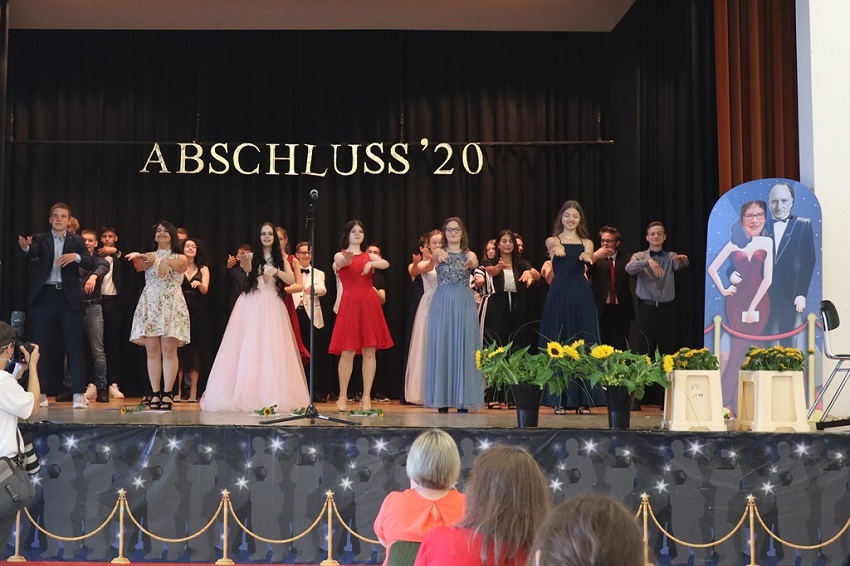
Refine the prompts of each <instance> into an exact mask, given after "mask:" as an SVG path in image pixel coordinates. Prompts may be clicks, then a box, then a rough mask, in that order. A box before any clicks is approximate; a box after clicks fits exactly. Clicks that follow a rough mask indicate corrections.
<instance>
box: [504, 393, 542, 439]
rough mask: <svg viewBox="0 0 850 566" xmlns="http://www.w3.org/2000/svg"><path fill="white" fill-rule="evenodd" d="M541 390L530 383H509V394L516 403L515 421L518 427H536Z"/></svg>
mask: <svg viewBox="0 0 850 566" xmlns="http://www.w3.org/2000/svg"><path fill="white" fill-rule="evenodd" d="M542 394H543V390H542V389H541V388H540V387H538V386H537V385H534V384H532V383H517V384H512V385H511V395H513V397H514V402H515V403H516V422H517V426H518V427H519V428H536V427H537V418H538V416H539V415H540V396H541V395H542Z"/></svg>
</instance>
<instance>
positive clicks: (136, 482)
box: [133, 476, 145, 489]
mask: <svg viewBox="0 0 850 566" xmlns="http://www.w3.org/2000/svg"><path fill="white" fill-rule="evenodd" d="M133 486H134V487H135V488H136V489H141V488H143V487H145V480H143V479H142V476H136V477H135V478H134V479H133Z"/></svg>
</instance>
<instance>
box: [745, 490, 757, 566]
mask: <svg viewBox="0 0 850 566" xmlns="http://www.w3.org/2000/svg"><path fill="white" fill-rule="evenodd" d="M755 506H756V498H755V496H753V495H748V496H747V512H748V513H749V515H750V563H749V564H748V565H747V566H758V564H757V563H756V532H755V526H756V518H755V515H756V514H755Z"/></svg>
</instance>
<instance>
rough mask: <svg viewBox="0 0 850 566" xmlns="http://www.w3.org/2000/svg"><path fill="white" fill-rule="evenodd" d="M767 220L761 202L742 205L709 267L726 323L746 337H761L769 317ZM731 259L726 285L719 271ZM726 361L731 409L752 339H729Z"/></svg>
mask: <svg viewBox="0 0 850 566" xmlns="http://www.w3.org/2000/svg"><path fill="white" fill-rule="evenodd" d="M766 217H767V204H766V203H765V202H764V201H762V200H754V201H750V202H746V203H744V205H743V206H742V207H741V211H740V214H739V218H738V222H736V223H735V224H733V225H732V229H731V237H730V238H729V243H727V244H726V245H725V246H724V247H723V249H722V250H720V253H718V254H717V257H716V258H714V261H713V262H711V265H709V266H708V269H707V271H708V274H709V276H710V277H711V279H712V281H714V284H715V285H717V288H718V290H720V294H721V295H723V296H724V297H726V324H727V325H728V326H729V328H731V329H732V330H734V331H736V332H740V333H742V334H746V335H748V336H761V335H763V333H764V329H765V325H766V324H767V320H768V318H769V316H770V299H769V297H768V294H767V290H768V288H769V287H770V284H771V283H772V282H773V240H771V239H770V238H769V237H767V236H762V235H761V234H762V231H763V230H764V223H765V219H766ZM727 259H730V261H731V263H732V269H733V270H734V271H733V273H732V274H731V276H730V278H729V279H730V282H729V283H730V284H729V286H728V287H727V286H725V285H723V282H722V281H721V279H720V275H719V273H718V271H719V270H720V267H721V266H723V264H724V263H725V262H726V260H727ZM731 341H732V347H731V350H730V352H729V359H728V360H727V361H726V364H725V365H724V366H723V367H722V368H721V371H722V373H721V375H722V377H721V381H722V384H723V386H722V389H723V404H724V405H725V406H727V407H734V406H735V405H736V403H735V396H736V395H737V391H738V369H739V368H740V367H741V364H742V363H743V362H744V358H745V357H746V353H747V350H748V349H749V347H750V345H753V344H756V343H757V341H756V340H754V339H746V338H739V337H736V336H732V337H731Z"/></svg>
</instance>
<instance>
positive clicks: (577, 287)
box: [539, 242, 605, 408]
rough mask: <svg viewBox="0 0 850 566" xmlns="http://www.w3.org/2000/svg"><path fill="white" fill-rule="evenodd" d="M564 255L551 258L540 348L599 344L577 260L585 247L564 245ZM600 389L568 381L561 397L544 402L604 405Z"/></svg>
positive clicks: (590, 296) (586, 285) (580, 263)
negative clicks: (549, 344)
mask: <svg viewBox="0 0 850 566" xmlns="http://www.w3.org/2000/svg"><path fill="white" fill-rule="evenodd" d="M561 244H562V245H563V246H564V251H565V252H566V254H565V255H564V256H555V257H553V258H552V270H553V272H554V277H553V278H552V283H551V284H550V286H549V292H548V293H547V295H546V303H545V304H544V305H543V314H542V317H541V319H540V341H539V345H540V347H541V348H545V347H546V343H547V342H549V341H550V340H554V341H557V342H560V343H561V344H570V343H572V342H574V341H575V340H579V339H581V340H584V341H585V343H586V344H587V345H588V346H590V345H591V344H597V343H598V342H599V319H598V318H597V314H596V301H595V300H594V298H593V290H592V289H591V288H590V282H588V280H587V278H586V277H585V276H584V271H585V263H584V262H583V261H581V260H580V259H579V256H580V255H581V254H582V252H584V244H583V243H581V244H564V243H563V242H561ZM604 402H605V400H604V396H603V394H602V390H601V388H599V387H596V388H593V390H592V391H591V389H590V385H589V384H588V383H586V382H582V383H579V382H577V381H575V380H571V381H570V382H569V387H568V388H567V391H566V392H565V393H563V394H562V395H561V396H560V398H559V397H557V396H555V395H550V394H546V395H544V397H543V403H544V404H546V405H549V406H552V407H569V408H575V407H590V406H593V405H603V404H604Z"/></svg>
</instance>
